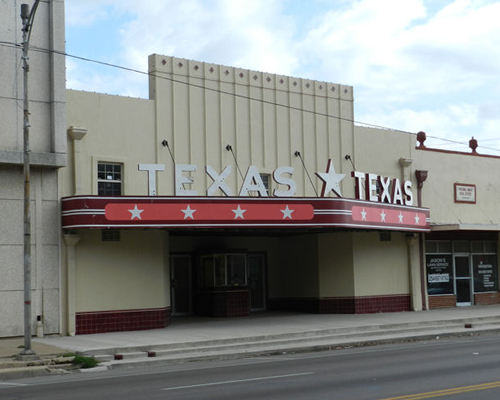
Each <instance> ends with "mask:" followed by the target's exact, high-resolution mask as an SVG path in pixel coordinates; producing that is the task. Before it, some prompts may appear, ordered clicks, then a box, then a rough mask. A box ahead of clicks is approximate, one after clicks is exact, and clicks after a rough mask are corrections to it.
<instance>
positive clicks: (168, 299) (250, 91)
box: [59, 55, 500, 334]
mask: <svg viewBox="0 0 500 400" xmlns="http://www.w3.org/2000/svg"><path fill="white" fill-rule="evenodd" d="M149 69H150V73H151V77H150V99H148V100H146V99H134V98H128V97H120V96H109V95H105V94H98V93H86V92H80V91H72V90H70V91H68V92H67V95H68V127H69V129H68V138H69V154H68V157H69V162H68V167H67V168H64V169H61V170H60V180H59V184H60V193H61V196H65V197H64V198H63V199H62V225H63V226H62V227H63V233H64V234H63V237H64V242H65V246H64V247H63V256H62V258H63V262H62V265H63V268H62V277H63V278H62V282H64V283H65V285H64V287H63V288H62V289H63V296H62V304H63V305H65V306H66V305H67V309H65V312H64V324H63V329H62V331H63V333H69V334H75V333H76V334H78V333H93V332H105V331H113V330H115V331H116V330H130V329H147V328H153V327H163V326H166V325H167V324H168V322H169V320H170V318H171V316H172V315H173V316H175V315H182V314H199V315H213V316H228V317H230V316H237V315H238V316H240V315H247V314H248V313H249V312H252V311H261V310H271V309H273V310H274V309H286V310H296V311H305V312H318V313H364V312H379V311H405V310H421V309H423V308H424V309H427V308H428V307H438V306H454V305H455V304H485V303H492V302H494V303H496V302H500V297H499V295H498V263H497V253H498V232H499V231H500V213H499V211H498V207H497V199H498V196H499V194H500V178H499V177H498V174H495V173H494V171H497V170H498V169H499V167H500V158H499V157H489V156H480V155H477V154H475V153H459V152H446V151H437V150H432V149H427V148H425V146H424V145H423V144H421V145H419V146H416V137H415V135H411V134H402V133H395V132H392V131H384V130H378V129H369V128H364V127H358V126H355V125H354V123H353V120H354V116H353V88H352V87H350V86H343V85H338V84H332V83H327V82H317V81H310V80H305V79H299V78H292V77H287V76H280V75H274V74H267V73H262V72H256V71H249V70H245V69H238V68H232V67H226V66H221V65H215V64H208V63H203V62H197V61H191V60H185V59H177V58H172V57H166V56H160V55H152V56H150V59H149ZM419 139H420V140H421V143H423V140H424V139H423V137H421V136H419ZM330 160H331V161H330ZM325 171H326V172H325ZM426 176H427V179H426V180H425V177H426ZM424 180H425V181H424ZM429 210H430V215H429Z"/></svg>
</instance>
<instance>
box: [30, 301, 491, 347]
mask: <svg viewBox="0 0 500 400" xmlns="http://www.w3.org/2000/svg"><path fill="white" fill-rule="evenodd" d="M488 317H492V318H494V317H499V318H500V304H495V305H490V306H472V307H457V308H448V309H437V310H430V311H420V312H396V313H377V314H304V313H291V312H290V313H277V312H266V313H256V314H252V315H250V316H249V317H240V318H206V317H205V318H203V317H180V318H174V319H173V320H172V323H171V324H170V325H169V326H168V327H167V328H164V329H154V330H147V331H133V332H116V333H99V334H93V335H77V336H74V337H69V336H65V337H47V338H44V339H34V340H35V341H36V342H37V343H40V344H46V345H51V346H55V347H59V348H61V349H67V350H70V351H78V352H87V351H91V350H98V349H109V348H120V347H127V348H130V347H135V346H144V345H168V344H174V343H185V342H195V341H202V340H215V339H231V338H244V337H249V336H261V335H264V336H265V335H275V334H287V333H289V334H290V333H297V332H306V331H315V330H322V329H342V328H343V329H353V330H356V328H361V327H367V326H377V327H384V326H385V327H390V326H391V325H394V324H411V325H413V324H418V323H420V322H437V323H439V322H441V321H443V322H444V321H452V320H462V319H469V318H488Z"/></svg>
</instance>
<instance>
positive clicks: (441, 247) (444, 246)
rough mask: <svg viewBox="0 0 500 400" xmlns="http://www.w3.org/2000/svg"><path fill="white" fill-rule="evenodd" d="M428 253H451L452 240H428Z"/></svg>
mask: <svg viewBox="0 0 500 400" xmlns="http://www.w3.org/2000/svg"><path fill="white" fill-rule="evenodd" d="M425 252H426V253H437V254H441V253H451V242H450V241H449V240H426V242H425Z"/></svg>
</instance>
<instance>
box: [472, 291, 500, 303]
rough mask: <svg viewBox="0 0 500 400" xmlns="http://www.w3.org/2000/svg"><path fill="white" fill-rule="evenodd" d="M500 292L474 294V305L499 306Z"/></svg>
mask: <svg viewBox="0 0 500 400" xmlns="http://www.w3.org/2000/svg"><path fill="white" fill-rule="evenodd" d="M499 303H500V292H494V293H474V304H482V305H488V304H499Z"/></svg>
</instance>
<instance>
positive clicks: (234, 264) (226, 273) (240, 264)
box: [198, 254, 247, 288]
mask: <svg viewBox="0 0 500 400" xmlns="http://www.w3.org/2000/svg"><path fill="white" fill-rule="evenodd" d="M200 269H201V270H200V271H199V276H198V286H199V287H200V288H212V287H225V286H246V285H247V266H246V256H245V255H244V254H217V255H210V256H203V257H201V267H200Z"/></svg>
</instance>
